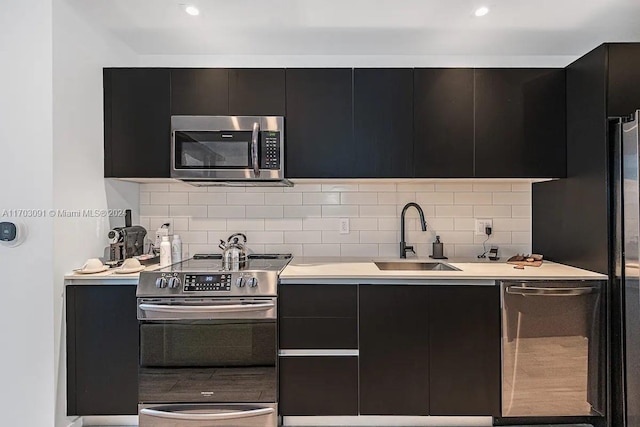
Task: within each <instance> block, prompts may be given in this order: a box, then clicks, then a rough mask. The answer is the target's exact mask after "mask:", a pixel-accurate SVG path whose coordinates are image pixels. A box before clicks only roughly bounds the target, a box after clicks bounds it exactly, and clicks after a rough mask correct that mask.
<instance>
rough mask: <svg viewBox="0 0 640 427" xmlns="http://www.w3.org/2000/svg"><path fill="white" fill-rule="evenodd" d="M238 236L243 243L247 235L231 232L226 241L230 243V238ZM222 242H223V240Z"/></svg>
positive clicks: (245, 241)
mask: <svg viewBox="0 0 640 427" xmlns="http://www.w3.org/2000/svg"><path fill="white" fill-rule="evenodd" d="M238 236H240V237H242V243H243V244H244V243H247V236H245V235H244V234H243V233H235V234H232V235H231V236H229V238H228V239H227V242H229V243H231V239H233V238H234V237H238ZM221 242H222V240H221ZM223 243H224V242H223Z"/></svg>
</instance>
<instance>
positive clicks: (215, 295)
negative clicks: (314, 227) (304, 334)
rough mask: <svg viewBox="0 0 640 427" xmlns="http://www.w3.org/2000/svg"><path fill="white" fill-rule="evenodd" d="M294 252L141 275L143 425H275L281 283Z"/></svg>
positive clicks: (207, 260) (191, 263) (201, 260)
mask: <svg viewBox="0 0 640 427" xmlns="http://www.w3.org/2000/svg"><path fill="white" fill-rule="evenodd" d="M290 259H291V255H288V254H284V255H283V254H265V255H250V256H249V260H248V262H247V265H246V266H245V267H244V268H243V269H242V270H237V271H229V270H224V269H223V264H222V260H221V258H220V256H219V255H196V256H194V258H191V259H189V260H186V261H184V262H181V263H177V264H173V265H171V266H169V267H166V268H163V269H160V270H156V271H153V272H143V273H141V274H140V281H139V284H138V289H137V300H138V320H139V324H140V358H139V374H138V380H139V386H138V402H139V405H138V414H139V423H140V424H139V425H140V426H141V427H152V426H153V427H165V426H181V427H203V426H208V427H214V426H225V427H228V426H234V427H245V426H246V427H249V426H251V427H258V426H260V427H276V426H277V425H278V408H277V371H276V359H277V348H278V346H277V325H276V319H277V284H278V275H279V273H280V272H281V271H282V269H284V267H285V266H286V265H287V263H288V262H289V261H290Z"/></svg>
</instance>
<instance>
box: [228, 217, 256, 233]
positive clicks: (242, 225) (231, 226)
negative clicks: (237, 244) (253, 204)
mask: <svg viewBox="0 0 640 427" xmlns="http://www.w3.org/2000/svg"><path fill="white" fill-rule="evenodd" d="M227 230H229V231H234V230H236V231H262V230H264V219H228V220H227Z"/></svg>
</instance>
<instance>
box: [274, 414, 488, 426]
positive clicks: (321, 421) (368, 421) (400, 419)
mask: <svg viewBox="0 0 640 427" xmlns="http://www.w3.org/2000/svg"><path fill="white" fill-rule="evenodd" d="M282 418H283V420H282V425H283V426H295V427H310V426H314V427H317V426H323V427H325V426H326V427H329V426H350V427H358V426H367V427H370V426H384V427H422V426H427V427H434V426H437V427H489V426H492V425H493V418H492V417H412V416H378V415H360V416H331V417H282Z"/></svg>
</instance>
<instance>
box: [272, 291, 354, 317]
mask: <svg viewBox="0 0 640 427" xmlns="http://www.w3.org/2000/svg"><path fill="white" fill-rule="evenodd" d="M278 310H279V313H280V317H353V318H355V317H357V314H358V288H357V285H283V286H280V288H279V290H278Z"/></svg>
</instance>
